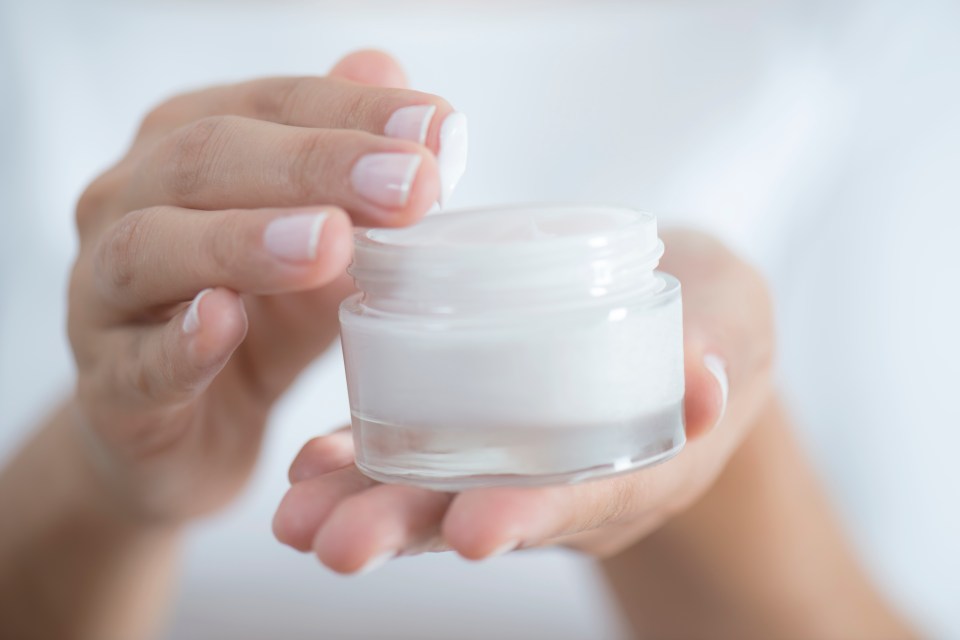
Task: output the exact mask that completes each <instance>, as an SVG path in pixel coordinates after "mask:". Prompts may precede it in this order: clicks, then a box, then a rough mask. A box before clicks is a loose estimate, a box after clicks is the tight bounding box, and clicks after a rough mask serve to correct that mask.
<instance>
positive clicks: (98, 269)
mask: <svg viewBox="0 0 960 640" xmlns="http://www.w3.org/2000/svg"><path fill="white" fill-rule="evenodd" d="M156 215H157V212H156V210H155V209H142V210H139V211H133V212H131V213H128V214H127V215H125V216H124V217H123V218H121V219H120V220H119V221H118V222H117V223H116V224H115V225H114V226H113V228H112V229H110V231H108V232H107V234H106V235H105V236H104V237H103V238H102V239H101V241H100V245H99V247H98V250H97V252H96V255H95V258H94V272H95V274H96V276H97V278H96V280H97V282H98V283H99V284H100V285H101V286H103V287H106V289H107V290H108V291H111V292H116V291H127V290H130V289H131V288H132V287H133V286H134V285H135V281H136V271H137V257H138V256H139V254H140V253H141V252H142V249H143V247H144V245H145V243H146V242H147V241H148V237H149V233H150V232H149V229H150V227H151V226H152V222H153V218H154V217H155V216H156Z"/></svg>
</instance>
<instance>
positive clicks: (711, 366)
mask: <svg viewBox="0 0 960 640" xmlns="http://www.w3.org/2000/svg"><path fill="white" fill-rule="evenodd" d="M703 366H704V367H706V369H707V371H709V372H710V375H712V376H713V377H714V378H716V379H717V384H718V385H720V395H721V397H722V402H721V404H720V415H719V416H718V417H717V423H719V422H720V421H721V420H722V419H723V414H725V413H726V412H727V396H728V395H729V394H730V381H729V379H728V378H727V361H726V360H724V359H723V358H721V357H720V356H718V355H716V354H713V353H708V354H707V355H705V356H703Z"/></svg>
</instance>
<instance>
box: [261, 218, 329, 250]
mask: <svg viewBox="0 0 960 640" xmlns="http://www.w3.org/2000/svg"><path fill="white" fill-rule="evenodd" d="M326 219H327V214H325V213H300V214H297V215H292V216H284V217H282V218H276V219H274V220H271V221H270V224H268V225H267V228H266V230H265V231H264V232H263V246H264V247H266V249H267V251H269V252H270V253H271V254H273V256H274V257H276V258H279V259H280V260H284V261H286V262H310V261H312V260H315V259H316V258H317V245H318V244H319V243H320V232H321V231H322V230H323V223H324V222H325V221H326Z"/></svg>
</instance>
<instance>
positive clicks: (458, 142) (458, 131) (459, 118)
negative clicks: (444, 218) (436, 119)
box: [437, 111, 467, 207]
mask: <svg viewBox="0 0 960 640" xmlns="http://www.w3.org/2000/svg"><path fill="white" fill-rule="evenodd" d="M437 166H438V167H439V169H440V206H441V207H443V206H446V204H447V201H448V200H449V199H450V195H451V194H452V193H453V189H454V187H456V186H457V183H458V182H460V178H462V177H463V172H464V171H466V169H467V116H465V115H463V114H462V113H460V112H459V111H454V112H453V113H451V114H450V115H448V116H447V117H446V118H445V119H444V120H443V124H442V125H440V152H439V153H438V154H437Z"/></svg>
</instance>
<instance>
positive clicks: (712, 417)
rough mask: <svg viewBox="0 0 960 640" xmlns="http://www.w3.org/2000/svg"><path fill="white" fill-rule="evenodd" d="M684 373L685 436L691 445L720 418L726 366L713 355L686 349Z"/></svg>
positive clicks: (725, 383) (724, 396)
mask: <svg viewBox="0 0 960 640" xmlns="http://www.w3.org/2000/svg"><path fill="white" fill-rule="evenodd" d="M685 369H686V373H685V376H686V393H685V396H684V415H685V419H686V435H687V439H688V440H691V441H693V440H695V439H697V438H700V437H702V436H703V435H705V434H706V433H708V432H709V431H711V430H712V429H713V428H714V426H716V425H717V424H718V423H719V422H720V420H721V419H722V418H723V413H724V411H725V409H726V403H727V394H728V383H727V373H726V363H725V361H724V360H723V359H722V358H721V357H720V356H718V355H716V354H713V353H704V352H703V351H702V350H689V349H688V353H687V355H686V366H685Z"/></svg>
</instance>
